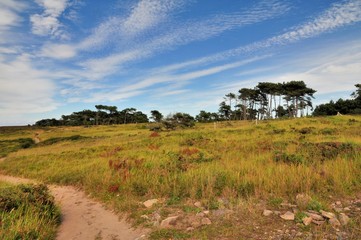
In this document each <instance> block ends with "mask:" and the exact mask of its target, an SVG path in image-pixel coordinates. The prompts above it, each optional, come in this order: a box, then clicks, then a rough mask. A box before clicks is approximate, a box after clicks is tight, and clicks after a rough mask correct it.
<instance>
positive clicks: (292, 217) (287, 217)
mask: <svg viewBox="0 0 361 240" xmlns="http://www.w3.org/2000/svg"><path fill="white" fill-rule="evenodd" d="M280 217H281V218H282V219H284V220H287V221H293V220H295V214H294V213H292V212H290V211H287V212H286V213H285V214H283V215H281V216H280Z"/></svg>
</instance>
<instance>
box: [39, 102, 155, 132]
mask: <svg viewBox="0 0 361 240" xmlns="http://www.w3.org/2000/svg"><path fill="white" fill-rule="evenodd" d="M95 108H96V111H92V110H83V111H80V112H73V113H72V114H70V115H62V116H61V118H60V119H55V118H51V119H42V120H40V121H37V122H36V123H35V125H36V126H43V127H44V126H81V125H84V126H87V125H110V124H127V123H146V122H149V119H148V116H147V115H146V114H144V113H142V112H141V111H137V109H135V108H125V109H123V110H121V111H118V108H117V107H116V106H106V105H95Z"/></svg>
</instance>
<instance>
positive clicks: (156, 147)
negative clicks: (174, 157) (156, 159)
mask: <svg viewBox="0 0 361 240" xmlns="http://www.w3.org/2000/svg"><path fill="white" fill-rule="evenodd" d="M148 148H149V149H150V150H158V149H159V147H158V146H157V145H153V144H150V145H149V146H148Z"/></svg>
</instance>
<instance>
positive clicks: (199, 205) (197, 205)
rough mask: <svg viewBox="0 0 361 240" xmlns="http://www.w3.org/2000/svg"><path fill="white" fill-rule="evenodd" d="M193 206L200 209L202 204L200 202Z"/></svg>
mask: <svg viewBox="0 0 361 240" xmlns="http://www.w3.org/2000/svg"><path fill="white" fill-rule="evenodd" d="M193 205H194V206H195V207H197V208H201V207H202V203H201V202H195V203H194V204H193Z"/></svg>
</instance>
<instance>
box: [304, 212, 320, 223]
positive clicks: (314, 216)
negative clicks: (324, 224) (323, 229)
mask: <svg viewBox="0 0 361 240" xmlns="http://www.w3.org/2000/svg"><path fill="white" fill-rule="evenodd" d="M305 214H306V215H307V216H309V217H311V218H312V219H313V220H316V221H323V220H324V218H323V217H322V216H321V215H319V214H316V213H310V212H305Z"/></svg>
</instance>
